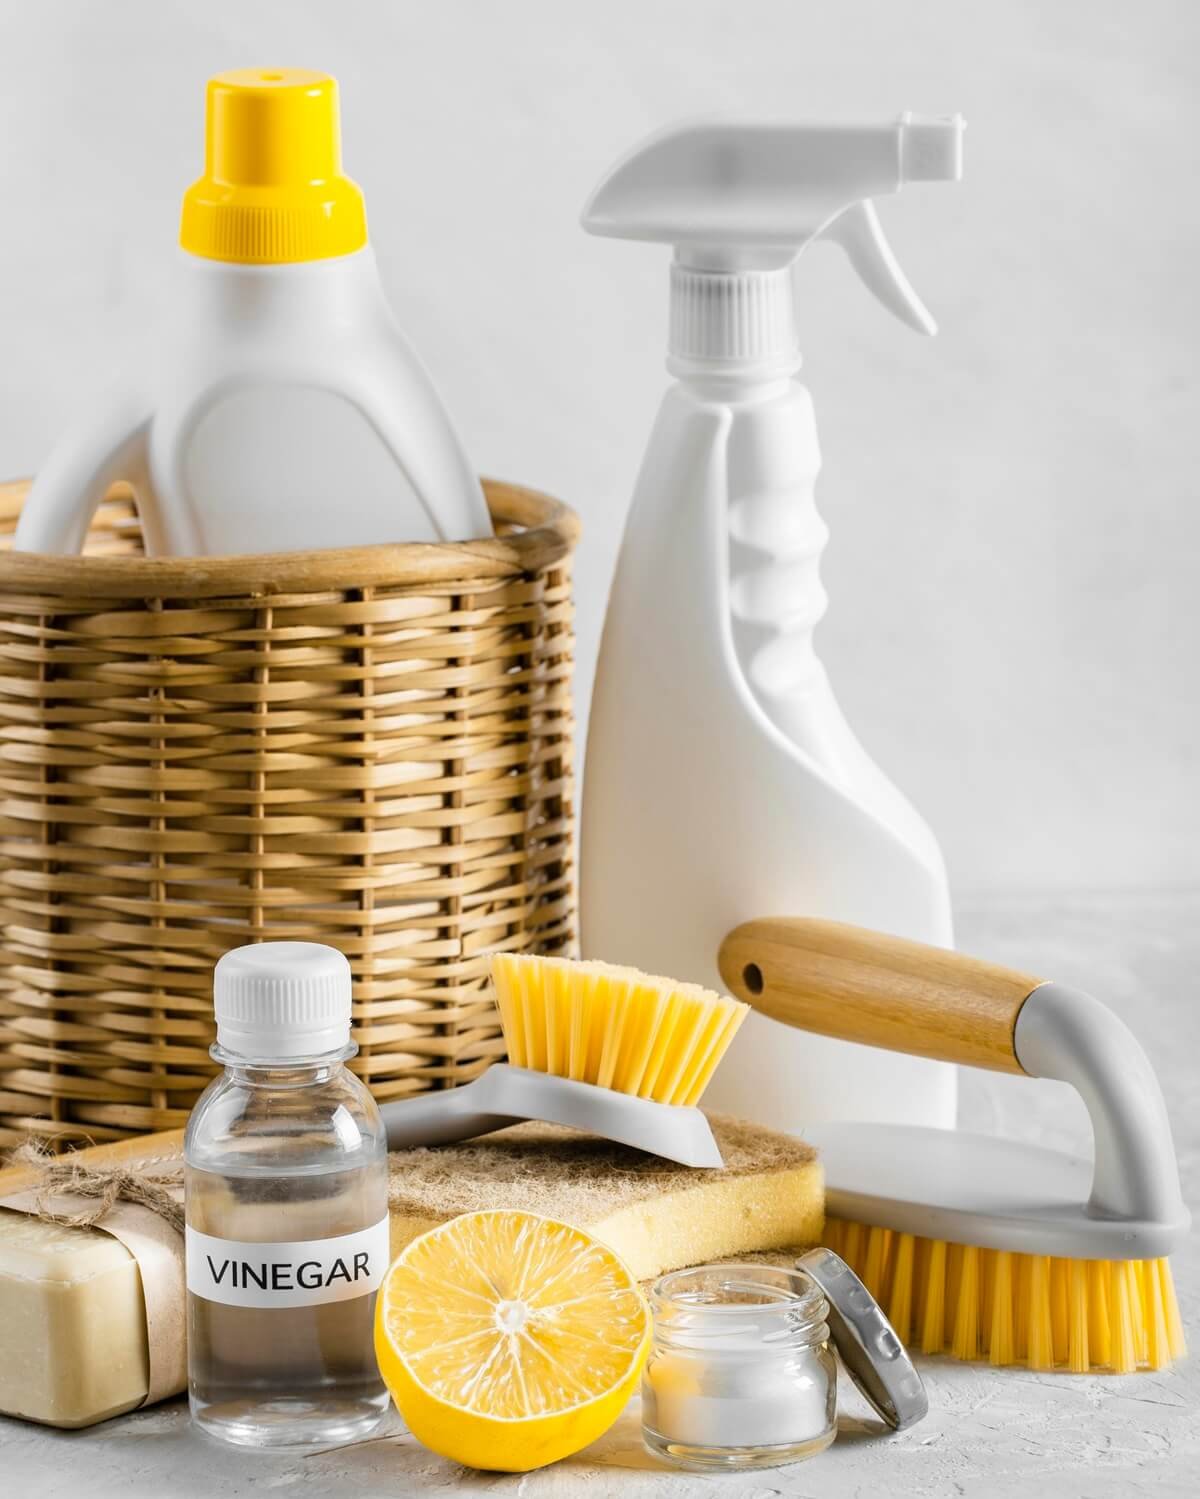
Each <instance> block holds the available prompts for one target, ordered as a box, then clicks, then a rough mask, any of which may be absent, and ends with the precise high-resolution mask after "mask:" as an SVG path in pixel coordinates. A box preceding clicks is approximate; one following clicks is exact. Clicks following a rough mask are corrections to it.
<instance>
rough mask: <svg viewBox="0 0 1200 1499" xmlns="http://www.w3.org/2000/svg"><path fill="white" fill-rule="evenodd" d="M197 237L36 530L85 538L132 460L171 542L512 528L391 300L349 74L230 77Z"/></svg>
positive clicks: (57, 547)
mask: <svg viewBox="0 0 1200 1499" xmlns="http://www.w3.org/2000/svg"><path fill="white" fill-rule="evenodd" d="M179 239H180V245H181V247H182V253H181V254H180V257H179V269H178V275H177V280H176V283H175V286H174V289H173V290H174V295H173V298H172V301H171V306H170V309H169V312H168V315H167V317H166V318H165V319H164V320H163V322H162V323H161V325H159V326H156V327H153V328H152V329H150V330H149V333H148V336H147V338H146V339H145V340H144V347H143V348H142V350H141V352H140V353H139V354H138V356H137V357H136V358H133V359H131V360H130V361H129V363H128V365H127V367H126V369H125V371H124V373H123V374H122V375H121V376H120V377H119V378H118V380H117V381H116V382H115V383H114V386H113V388H112V389H111V391H110V392H109V393H108V395H107V397H106V398H105V399H104V400H103V401H102V402H99V403H98V409H97V410H96V411H94V412H93V413H92V414H91V415H90V416H89V417H88V418H87V419H86V420H85V421H84V422H83V424H82V425H80V426H79V427H77V428H75V429H74V430H72V431H70V432H68V433H67V435H66V436H65V437H64V439H63V440H62V442H61V443H60V444H59V445H58V446H57V448H56V449H55V451H54V452H53V453H52V454H51V456H50V458H49V460H48V461H47V462H46V464H45V465H44V466H43V468H42V469H41V470H40V472H39V473H38V476H37V479H36V480H35V482H34V485H33V488H32V489H31V491H30V493H29V497H28V499H27V500H26V502H25V507H24V510H23V511H22V514H21V520H20V524H19V526H18V528H17V535H16V545H17V546H18V547H20V548H21V549H22V550H24V551H39V552H77V551H79V550H80V549H81V547H82V546H83V542H84V538H85V536H86V535H87V529H88V525H89V523H90V521H91V518H92V515H93V512H94V511H95V509H96V506H97V505H98V504H99V502H100V501H101V499H103V497H104V494H105V491H106V490H107V489H108V488H109V486H110V485H111V484H114V483H116V482H117V481H118V480H124V481H125V482H127V483H128V484H130V485H131V486H132V488H133V491H134V496H135V498H136V501H137V507H138V513H139V516H140V519H141V523H142V533H143V536H144V538H145V543H146V550H147V551H148V552H150V553H151V554H152V555H153V554H161V553H173V554H176V555H185V556H190V555H196V554H200V553H236V552H277V551H290V550H293V549H296V548H303V547H338V546H357V545H368V544H370V543H373V542H389V541H397V542H403V541H462V540H466V539H469V538H471V537H475V536H488V535H490V534H491V530H492V526H491V519H490V517H489V515H488V509H487V504H486V502H485V500H484V497H483V491H482V489H481V488H480V485H479V482H478V480H477V479H476V477H475V475H474V474H473V472H472V471H471V466H470V464H469V463H468V461H467V458H466V455H465V453H464V452H463V449H462V447H461V445H460V444H459V441H458V438H457V437H456V435H455V433H454V430H453V428H452V427H451V425H450V420H449V418H448V417H447V415H446V413H445V411H444V409H443V408H442V404H441V402H440V401H439V399H438V396H437V393H436V391H435V390H434V388H433V386H432V384H431V383H430V380H429V377H428V375H427V374H426V373H425V371H424V369H423V368H422V366H421V364H420V362H419V361H418V359H417V357H416V355H415V354H414V353H413V351H412V349H411V348H410V347H409V345H408V343H407V342H406V341H405V339H404V337H403V335H402V334H401V332H400V330H399V328H398V327H397V326H396V323H395V320H394V318H393V317H392V313H391V310H390V309H389V307H388V305H387V302H386V300H385V299H384V295H383V289H382V287H381V286H380V283H379V274H378V272H377V270H376V268H375V257H374V254H373V253H372V250H371V247H370V245H369V244H368V242H367V220H366V211H365V208H364V206H363V195H362V193H361V192H360V191H359V189H358V186H357V185H356V184H355V183H354V182H352V181H351V180H350V178H349V177H346V176H345V175H344V174H343V172H342V163H341V142H340V127H339V120H338V99H337V84H336V83H335V81H334V80H333V79H332V78H330V77H328V76H327V75H326V74H323V73H311V72H307V71H305V70H303V69H295V68H292V69H281V70H279V71H277V72H270V71H262V70H260V69H252V68H246V69H241V70H237V71H234V72H230V73H222V74H220V75H219V76H218V77H216V78H214V79H212V80H211V81H210V83H209V85H208V119H207V135H206V150H205V170H204V175H203V176H202V177H201V178H200V179H199V181H197V182H195V183H193V184H192V186H191V187H190V188H189V189H188V192H187V194H186V196H185V197H184V200H183V220H182V225H181V228H180V236H179Z"/></svg>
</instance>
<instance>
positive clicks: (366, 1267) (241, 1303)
mask: <svg viewBox="0 0 1200 1499" xmlns="http://www.w3.org/2000/svg"><path fill="white" fill-rule="evenodd" d="M214 1007H215V1010H216V1016H217V1044H216V1045H215V1046H214V1047H213V1048H212V1055H213V1057H214V1058H215V1059H216V1060H217V1061H219V1062H222V1063H223V1064H224V1067H225V1071H224V1072H223V1074H222V1075H221V1076H220V1077H218V1078H217V1079H215V1081H214V1082H212V1083H211V1084H210V1085H209V1087H208V1089H207V1090H206V1092H205V1093H204V1094H203V1096H202V1097H201V1098H200V1100H199V1102H198V1103H197V1104H196V1107H195V1109H194V1110H193V1111H192V1116H191V1118H190V1120H189V1121H188V1127H187V1133H186V1136H185V1140H184V1159H185V1182H186V1216H187V1229H186V1267H187V1319H188V1326H187V1337H188V1396H189V1402H190V1405H191V1412H192V1419H193V1421H194V1422H195V1423H196V1424H197V1426H199V1427H200V1428H201V1429H202V1430H204V1431H206V1432H208V1433H210V1434H211V1435H214V1436H217V1437H220V1438H222V1439H223V1440H225V1441H228V1442H235V1443H239V1444H241V1445H245V1446H254V1447H280V1446H318V1445H320V1446H324V1445H330V1444H334V1443H338V1442H342V1441H350V1440H353V1439H356V1438H361V1437H363V1436H365V1435H368V1434H369V1433H370V1432H371V1431H372V1430H373V1429H374V1427H375V1426H376V1425H377V1424H378V1422H379V1421H380V1419H381V1418H382V1416H383V1414H384V1412H385V1411H386V1410H387V1407H388V1394H387V1390H386V1389H385V1387H384V1384H383V1381H382V1380H381V1379H380V1376H379V1372H378V1369H377V1368H376V1364H375V1354H374V1348H373V1342H372V1334H373V1323H374V1314H375V1300H376V1293H377V1291H378V1288H379V1286H380V1284H381V1282H382V1280H383V1276H384V1273H385V1271H386V1269H387V1264H388V1216H387V1144H386V1136H385V1131H384V1127H383V1123H382V1120H381V1119H380V1117H379V1110H378V1108H377V1106H376V1104H375V1102H374V1100H373V1099H372V1097H371V1095H370V1093H368V1091H367V1089H366V1088H365V1087H364V1086H363V1084H362V1083H361V1082H360V1081H359V1080H358V1079H357V1078H356V1077H355V1076H354V1075H353V1074H352V1073H350V1072H348V1071H347V1069H346V1067H345V1065H344V1064H345V1062H346V1059H347V1058H348V1057H350V1056H352V1055H353V1054H354V1051H355V1050H356V1048H355V1047H354V1046H353V1044H352V1043H351V1041H350V968H349V964H348V963H347V962H346V959H345V958H344V957H343V956H342V954H341V953H339V952H336V951H335V950H334V949H333V948H331V947H324V946H320V945H318V944H316V943H310V942H264V943H259V944H256V945H253V946H249V947H241V948H237V949H235V950H234V951H233V952H229V953H226V954H225V956H224V957H223V958H222V959H221V961H220V962H219V963H218V964H217V969H216V974H215V981H214Z"/></svg>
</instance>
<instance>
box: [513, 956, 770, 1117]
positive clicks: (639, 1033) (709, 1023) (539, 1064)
mask: <svg viewBox="0 0 1200 1499" xmlns="http://www.w3.org/2000/svg"><path fill="white" fill-rule="evenodd" d="M492 984H493V986H494V988H495V992H496V1002H497V1004H498V1005H499V1007H500V1023H501V1026H502V1027H503V1030H504V1039H505V1042H506V1043H507V1046H508V1060H509V1061H510V1062H511V1063H512V1064H513V1066H515V1067H529V1068H532V1069H533V1070H534V1071H537V1072H546V1073H550V1074H552V1075H554V1076H556V1077H569V1078H573V1079H574V1080H575V1081H576V1082H584V1083H595V1084H596V1085H597V1086H598V1087H601V1088H610V1089H612V1090H613V1091H615V1092H618V1093H630V1094H633V1095H635V1096H636V1097H638V1098H649V1099H653V1100H654V1101H655V1102H656V1103H670V1104H684V1105H688V1106H691V1105H695V1104H696V1103H697V1102H698V1101H699V1099H700V1096H701V1094H702V1093H703V1092H704V1089H705V1088H706V1087H707V1086H708V1081H709V1079H710V1078H711V1077H712V1075H713V1072H714V1071H715V1070H716V1067H717V1063H718V1062H720V1060H721V1058H722V1057H723V1056H724V1054H725V1051H726V1049H727V1048H728V1046H729V1043H730V1042H731V1041H732V1040H733V1038H734V1036H735V1035H736V1033H737V1029H738V1027H739V1026H740V1025H741V1023H742V1021H743V1020H744V1019H745V1018H746V1015H747V1013H748V1012H749V1008H750V1007H749V1005H745V1004H742V1002H741V1001H740V1000H736V999H730V998H728V997H727V996H726V995H722V994H717V993H715V992H713V991H712V990H710V989H702V988H700V987H699V986H698V985H695V984H679V983H675V982H674V981H673V980H671V979H663V978H653V977H651V976H650V975H649V974H645V973H639V972H638V971H637V969H635V968H619V967H616V966H614V965H612V964H609V963H596V962H573V961H571V960H570V959H567V958H541V957H528V956H525V955H516V954H513V953H497V954H496V955H495V957H493V959H492Z"/></svg>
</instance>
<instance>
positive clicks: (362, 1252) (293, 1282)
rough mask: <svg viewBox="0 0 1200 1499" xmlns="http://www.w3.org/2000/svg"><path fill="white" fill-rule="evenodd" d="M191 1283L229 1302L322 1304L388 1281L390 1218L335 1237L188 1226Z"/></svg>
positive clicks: (203, 1292) (194, 1291)
mask: <svg viewBox="0 0 1200 1499" xmlns="http://www.w3.org/2000/svg"><path fill="white" fill-rule="evenodd" d="M185 1254H186V1266H187V1288H188V1290H189V1291H191V1292H192V1294H193V1295H194V1296H202V1297H203V1298H204V1299H205V1301H218V1302H221V1303H222V1304H223V1305H225V1306H253V1307H272V1306H277V1307H289V1306H319V1305H321V1304H322V1303H323V1302H326V1301H350V1300H352V1299H353V1298H354V1297H356V1296H366V1295H368V1294H369V1293H370V1292H371V1291H377V1290H378V1289H379V1287H380V1286H381V1285H382V1284H383V1277H384V1274H385V1273H386V1271H387V1267H388V1220H387V1218H386V1217H384V1218H381V1219H380V1220H379V1222H378V1223H374V1224H372V1225H371V1227H370V1228H363V1229H359V1231H358V1232H357V1233H353V1234H339V1235H338V1236H337V1237H336V1238H333V1239H302V1240H299V1241H292V1242H278V1243H258V1244H245V1243H242V1242H240V1241H239V1240H236V1239H217V1238H214V1237H213V1236H212V1235H211V1234H202V1233H198V1232H197V1230H196V1229H194V1228H192V1227H191V1226H190V1225H189V1226H188V1227H187V1229H186V1230H185Z"/></svg>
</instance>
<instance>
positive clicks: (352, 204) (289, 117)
mask: <svg viewBox="0 0 1200 1499" xmlns="http://www.w3.org/2000/svg"><path fill="white" fill-rule="evenodd" d="M366 242H367V212H366V208H365V206H364V204H363V195H362V191H361V190H360V188H359V187H358V184H357V183H354V182H351V180H350V178H349V177H346V176H344V175H343V173H342V142H341V125H340V122H339V119H338V92H337V81H336V80H335V79H333V78H330V77H329V76H328V74H325V73H310V72H308V71H307V70H306V69H304V68H280V69H275V70H261V69H258V68H239V69H237V70H236V71H234V72H230V73H218V74H217V76H216V77H215V78H212V79H210V80H209V84H208V104H207V121H206V126H205V146H204V176H203V177H201V178H200V180H199V181H198V182H194V183H193V184H192V185H191V187H189V188H188V190H187V192H186V193H185V194H184V199H183V220H182V223H181V224H180V229H179V243H180V244H181V245H182V246H183V248H184V249H185V250H188V251H190V252H191V254H193V255H203V256H204V257H206V258H207V259H209V260H232V261H238V262H240V263H241V264H243V265H281V264H285V263H287V262H291V261H298V260H327V259H329V258H330V257H331V256H334V255H349V254H350V253H351V252H352V251H354V250H361V249H362V247H363V246H364V245H365V244H366Z"/></svg>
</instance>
